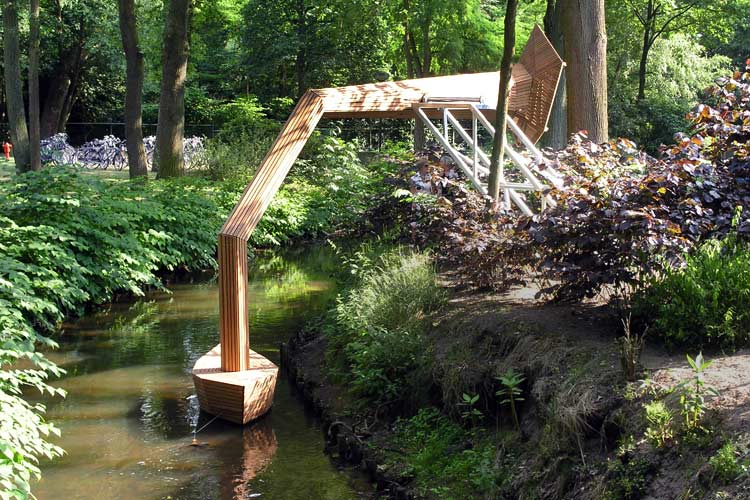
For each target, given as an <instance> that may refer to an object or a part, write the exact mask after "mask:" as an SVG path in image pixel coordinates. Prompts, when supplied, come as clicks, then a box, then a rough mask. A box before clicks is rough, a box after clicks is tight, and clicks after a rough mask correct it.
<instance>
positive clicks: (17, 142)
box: [3, 0, 31, 172]
mask: <svg viewBox="0 0 750 500" xmlns="http://www.w3.org/2000/svg"><path fill="white" fill-rule="evenodd" d="M17 8H18V6H17V5H16V0H4V1H3V57H4V59H3V66H4V71H5V74H4V78H5V98H6V101H7V106H8V125H9V127H10V139H11V142H12V143H13V157H14V159H15V161H16V171H17V172H26V171H28V170H29V168H30V167H31V164H30V159H29V131H28V129H27V128H26V111H25V109H24V102H23V88H22V85H23V80H22V79H21V63H20V60H19V58H20V55H21V51H20V48H19V43H18V10H17Z"/></svg>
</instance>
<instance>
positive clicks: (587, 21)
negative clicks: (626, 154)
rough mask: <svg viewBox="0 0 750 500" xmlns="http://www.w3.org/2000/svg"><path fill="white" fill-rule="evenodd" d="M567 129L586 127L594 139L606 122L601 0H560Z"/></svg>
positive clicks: (605, 131)
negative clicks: (561, 2)
mask: <svg viewBox="0 0 750 500" xmlns="http://www.w3.org/2000/svg"><path fill="white" fill-rule="evenodd" d="M563 7H564V8H563V32H564V36H565V62H566V63H567V70H568V71H567V80H566V90H567V98H568V131H569V132H577V131H580V130H586V131H587V132H588V136H589V138H590V139H591V140H592V141H594V142H597V143H601V142H605V141H607V139H608V136H609V128H608V123H607V34H606V31H605V24H604V0H563Z"/></svg>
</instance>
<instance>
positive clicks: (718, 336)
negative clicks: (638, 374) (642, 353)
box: [636, 235, 750, 349]
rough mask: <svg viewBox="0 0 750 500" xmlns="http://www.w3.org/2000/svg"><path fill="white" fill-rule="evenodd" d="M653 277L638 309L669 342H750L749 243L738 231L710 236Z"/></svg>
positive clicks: (735, 344)
mask: <svg viewBox="0 0 750 500" xmlns="http://www.w3.org/2000/svg"><path fill="white" fill-rule="evenodd" d="M685 261H686V262H685V265H684V266H683V267H681V268H678V269H675V268H670V267H667V268H666V269H665V270H664V271H663V272H661V273H660V274H658V275H656V276H654V277H653V278H651V280H650V281H649V282H648V284H647V286H646V288H645V289H644V291H642V292H641V293H640V294H639V295H638V296H637V297H636V312H637V314H638V315H639V316H640V317H641V318H642V319H644V320H646V321H648V320H650V321H651V329H650V331H651V332H652V333H655V334H656V335H659V336H661V337H662V338H663V339H664V340H665V341H666V342H667V344H669V345H680V346H690V347H691V348H693V349H695V348H702V347H721V348H725V349H738V348H740V347H743V346H746V345H748V342H750V248H748V246H747V244H745V243H742V242H739V241H737V238H736V237H735V236H734V235H730V236H727V237H726V238H724V239H723V240H717V239H715V240H709V241H707V242H705V243H704V244H703V245H701V246H700V247H699V248H698V249H697V250H696V251H695V252H694V253H693V254H691V255H688V256H687V257H686V259H685Z"/></svg>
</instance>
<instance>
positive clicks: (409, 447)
mask: <svg viewBox="0 0 750 500" xmlns="http://www.w3.org/2000/svg"><path fill="white" fill-rule="evenodd" d="M496 442H497V436H494V435H492V434H490V433H488V432H486V431H484V430H480V429H466V428H465V427H463V426H461V425H459V424H457V423H456V422H455V421H453V420H451V419H449V418H448V417H446V416H445V415H443V414H442V413H441V412H440V411H439V410H438V409H436V408H423V409H421V410H419V412H418V413H417V414H416V415H414V416H413V417H411V418H407V419H399V420H397V421H396V423H395V425H394V430H393V435H392V437H391V440H390V447H389V448H391V449H397V450H398V452H392V451H386V454H385V467H398V468H399V469H400V474H401V475H402V476H407V477H411V478H412V481H413V484H414V489H415V491H416V492H417V493H418V494H419V495H420V496H422V497H426V498H441V499H444V500H451V499H455V500H458V499H465V498H486V497H487V496H488V495H491V494H493V493H496V492H497V491H498V489H499V488H500V487H501V486H502V485H503V483H504V482H505V481H506V480H507V477H505V475H504V473H503V468H502V467H498V464H497V463H496V462H497V451H496V450H497V447H496Z"/></svg>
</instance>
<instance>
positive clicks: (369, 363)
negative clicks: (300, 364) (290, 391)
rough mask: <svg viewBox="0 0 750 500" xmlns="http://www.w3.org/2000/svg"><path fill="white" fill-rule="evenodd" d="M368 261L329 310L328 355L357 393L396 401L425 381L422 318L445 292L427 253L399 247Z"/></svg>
mask: <svg viewBox="0 0 750 500" xmlns="http://www.w3.org/2000/svg"><path fill="white" fill-rule="evenodd" d="M366 265H367V270H364V271H363V272H362V273H361V274H360V275H359V276H358V277H357V280H356V281H355V283H354V284H353V286H352V287H351V289H350V290H349V291H347V292H346V293H344V294H342V295H341V296H340V297H339V300H338V304H337V306H336V308H335V309H334V310H333V311H331V312H330V313H329V320H328V322H327V323H328V326H327V327H326V334H327V337H328V341H329V342H328V358H329V361H330V365H331V368H332V371H338V372H339V373H338V375H339V376H340V377H343V378H344V379H345V380H346V381H347V382H349V383H350V384H351V387H352V390H353V391H354V393H355V394H356V395H357V396H360V397H362V398H365V399H366V400H371V401H377V402H389V403H398V402H402V401H404V400H408V399H410V398H411V397H413V396H414V395H415V394H416V393H417V392H418V390H419V389H420V388H424V387H423V386H424V385H425V384H426V381H425V379H426V378H427V377H426V373H425V372H426V369H425V360H426V354H427V342H426V340H425V338H424V331H425V324H424V318H425V315H427V314H429V313H431V312H433V311H435V310H437V309H438V308H439V307H440V306H441V305H442V304H443V303H444V301H445V292H444V291H443V290H442V289H441V288H440V287H439V286H438V284H437V281H436V275H435V270H434V268H433V266H432V263H431V262H430V259H429V257H428V256H426V255H423V254H416V253H405V252H402V251H399V250H396V251H393V252H391V253H386V254H384V255H381V256H380V257H378V258H377V260H376V263H374V264H370V263H368V264H366Z"/></svg>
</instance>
